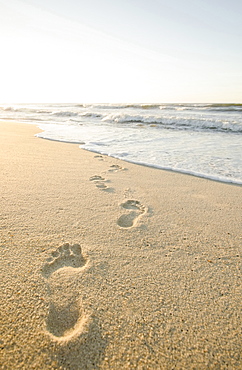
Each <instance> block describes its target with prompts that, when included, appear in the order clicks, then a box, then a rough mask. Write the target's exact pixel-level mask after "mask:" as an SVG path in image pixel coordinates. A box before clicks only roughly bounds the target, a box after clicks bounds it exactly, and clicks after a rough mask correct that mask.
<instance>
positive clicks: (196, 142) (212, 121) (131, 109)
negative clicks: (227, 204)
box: [0, 104, 242, 184]
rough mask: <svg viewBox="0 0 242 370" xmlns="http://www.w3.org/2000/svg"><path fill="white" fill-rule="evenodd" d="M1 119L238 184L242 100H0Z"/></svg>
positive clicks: (112, 152)
mask: <svg viewBox="0 0 242 370" xmlns="http://www.w3.org/2000/svg"><path fill="white" fill-rule="evenodd" d="M0 119H2V120H17V121H21V122H27V123H31V124H35V125H37V126H38V127H39V128H40V129H41V130H43V131H42V132H40V133H39V134H38V135H37V136H38V137H40V138H44V139H50V140H57V141H64V142H70V143H79V144H80V147H81V148H83V149H87V150H90V151H93V152H96V153H100V154H106V155H109V156H112V157H115V158H120V159H123V160H125V161H129V162H133V163H137V164H143V165H147V166H152V167H157V168H161V169H169V170H173V171H178V172H183V173H187V174H193V175H196V176H201V177H205V178H208V179H213V180H218V181H224V182H230V183H235V184H242V104H28V105H27V104H18V105H0Z"/></svg>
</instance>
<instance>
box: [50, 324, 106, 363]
mask: <svg viewBox="0 0 242 370" xmlns="http://www.w3.org/2000/svg"><path fill="white" fill-rule="evenodd" d="M106 346H107V339H106V338H105V337H104V336H103V335H102V332H101V329H100V325H99V324H98V322H97V319H95V318H93V319H92V321H91V323H90V326H89V330H88V331H85V332H83V334H82V337H81V338H78V339H77V340H73V341H70V342H67V343H65V342H64V343H63V344H62V345H61V346H59V347H54V348H53V349H52V354H51V357H52V358H53V361H54V362H57V364H58V366H59V367H60V368H63V369H66V370H83V369H99V366H100V364H101V362H102V361H103V359H104V355H105V348H106Z"/></svg>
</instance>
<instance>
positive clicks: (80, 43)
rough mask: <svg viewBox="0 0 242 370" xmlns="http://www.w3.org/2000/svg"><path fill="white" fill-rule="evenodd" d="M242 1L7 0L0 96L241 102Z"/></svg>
mask: <svg viewBox="0 0 242 370" xmlns="http://www.w3.org/2000/svg"><path fill="white" fill-rule="evenodd" d="M241 19H242V1H241V0H0V53H1V54H0V75H1V78H0V103H242V22H241Z"/></svg>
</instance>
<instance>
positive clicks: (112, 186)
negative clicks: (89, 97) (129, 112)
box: [0, 122, 242, 370]
mask: <svg viewBox="0 0 242 370" xmlns="http://www.w3.org/2000/svg"><path fill="white" fill-rule="evenodd" d="M0 127H1V137H0V143H1V145H0V150H1V168H2V176H1V180H0V181H1V183H0V186H1V189H2V194H1V195H2V196H1V210H2V211H1V219H0V230H1V254H2V261H3V262H2V267H1V268H2V272H1V274H2V276H1V288H2V289H1V297H0V298H1V301H2V315H1V316H2V318H1V320H2V323H1V329H2V336H1V346H2V352H3V356H2V358H3V360H2V363H3V368H5V369H11V368H15V369H47V370H48V369H70V370H74V369H75V370H76V369H115V368H122V369H130V368H133V369H136V368H137V369H141V368H147V369H172V368H175V367H177V368H181V369H192V368H199V369H207V368H209V369H210V368H211V369H213V368H221V369H223V368H233V369H240V368H241V366H242V358H241V350H240V349H241V344H242V343H241V336H240V333H241V320H240V305H241V298H242V292H241V270H240V269H241V240H242V239H241V221H242V215H241V209H242V207H241V206H242V196H241V195H242V188H241V186H240V185H237V186H231V185H234V184H231V183H222V182H217V181H214V180H212V181H211V180H209V179H204V178H199V177H197V176H193V175H187V174H182V173H176V172H173V171H169V170H161V169H156V168H151V167H147V166H144V165H137V164H132V163H130V162H126V161H122V160H118V159H115V158H113V157H108V156H104V155H100V154H97V153H94V152H89V151H87V150H80V147H79V144H78V146H77V145H76V144H75V145H72V144H69V143H63V142H57V141H55V142H51V141H52V140H39V138H38V137H35V136H34V135H35V134H36V131H37V128H36V127H35V126H32V125H28V124H22V123H13V122H5V123H3V122H0Z"/></svg>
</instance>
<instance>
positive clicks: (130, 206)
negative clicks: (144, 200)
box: [117, 200, 147, 228]
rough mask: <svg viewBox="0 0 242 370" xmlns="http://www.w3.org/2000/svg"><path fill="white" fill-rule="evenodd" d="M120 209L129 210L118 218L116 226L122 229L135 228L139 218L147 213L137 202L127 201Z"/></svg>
mask: <svg viewBox="0 0 242 370" xmlns="http://www.w3.org/2000/svg"><path fill="white" fill-rule="evenodd" d="M120 206H121V207H122V208H124V209H127V210H130V212H129V213H126V214H124V215H122V216H120V217H119V219H118V221H117V224H118V225H119V226H120V227H122V228H130V227H133V226H135V224H136V222H137V220H138V219H139V217H140V216H141V215H142V214H144V213H146V212H147V209H146V207H145V206H143V205H142V204H141V203H140V202H139V201H138V200H127V201H126V202H124V203H122V204H121V205H120Z"/></svg>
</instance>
